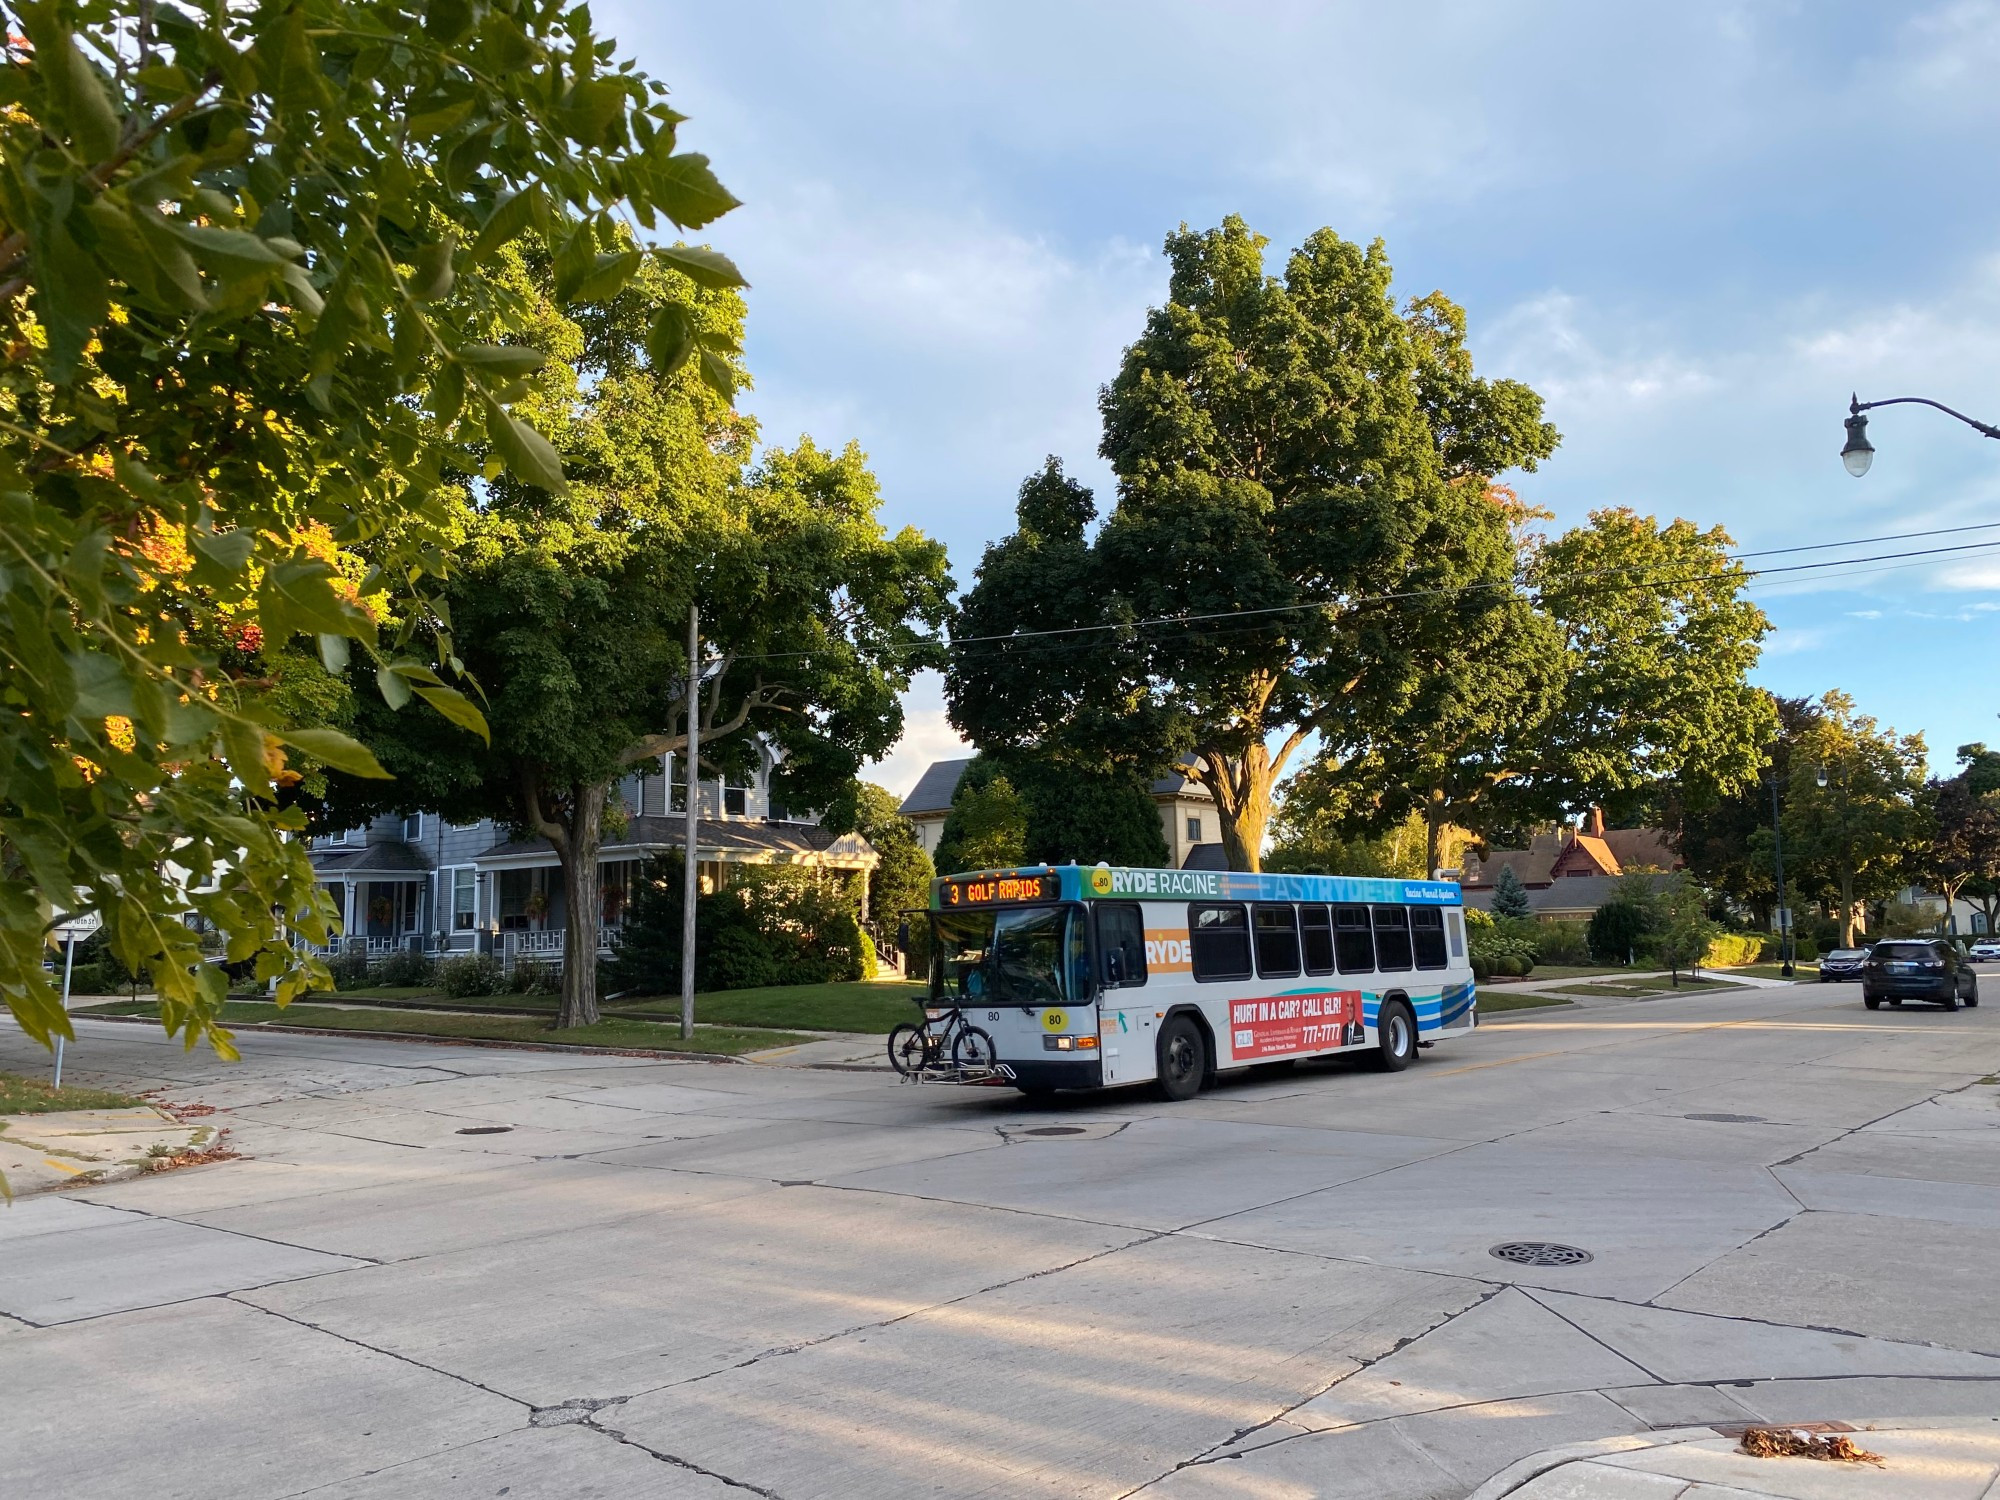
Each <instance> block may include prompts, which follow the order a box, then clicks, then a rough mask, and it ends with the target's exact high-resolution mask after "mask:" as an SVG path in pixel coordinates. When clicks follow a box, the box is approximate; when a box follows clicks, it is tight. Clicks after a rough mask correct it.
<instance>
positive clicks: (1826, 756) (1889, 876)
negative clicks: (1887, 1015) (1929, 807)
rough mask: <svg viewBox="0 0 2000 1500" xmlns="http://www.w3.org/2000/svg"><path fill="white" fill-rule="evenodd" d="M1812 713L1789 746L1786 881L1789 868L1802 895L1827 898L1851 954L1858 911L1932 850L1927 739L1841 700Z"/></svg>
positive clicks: (1834, 696) (1830, 699)
mask: <svg viewBox="0 0 2000 1500" xmlns="http://www.w3.org/2000/svg"><path fill="white" fill-rule="evenodd" d="M1819 709H1820V714H1821V717H1820V720H1819V722H1818V723H1816V724H1814V725H1813V726H1812V727H1811V728H1810V729H1809V730H1807V731H1806V732H1805V733H1804V734H1802V735H1801V736H1800V737H1799V739H1798V741H1797V742H1796V743H1795V744H1794V745H1793V747H1792V778H1791V789H1790V795H1789V798H1788V800H1787V803H1786V807H1785V855H1786V873H1787V874H1788V875H1789V874H1790V873H1791V871H1792V870H1793V869H1794V868H1795V867H1796V868H1797V870H1798V875H1797V877H1796V878H1797V880H1798V882H1799V889H1800V890H1801V891H1802V892H1804V891H1812V892H1815V893H1816V894H1818V895H1820V896H1821V897H1822V898H1826V897H1831V898H1832V901H1833V905H1834V912H1835V919H1836V920H1837V921H1838V922H1839V923H1840V941H1841V946H1842V947H1848V948H1851V947H1853V946H1854V933H1855V928H1856V925H1857V922H1858V921H1859V919H1860V916H1861V909H1862V905H1863V903H1865V902H1868V901H1878V900H1882V899H1883V898H1885V897H1887V896H1889V895H1892V894H1893V893H1894V892H1895V891H1896V889H1897V888H1898V887H1899V886H1901V885H1903V884H1904V883H1905V882H1906V881H1908V880H1909V879H1910V878H1912V875H1913V866H1914V865H1915V863H1916V862H1917V861H1918V860H1919V859H1920V858H1921V855H1922V852H1923V850H1924V849H1925V848H1926V847H1927V846H1928V845H1929V842H1930V834H1931V831H1930V828H1929V827H1928V826H1927V819H1926V816H1925V809H1924V808H1923V806H1922V804H1921V792H1922V789H1923V776H1924V759H1925V757H1924V738H1923V736H1922V735H1921V734H1910V735H1898V734H1897V733H1896V732H1895V731H1894V730H1893V729H1888V728H1884V727H1882V726H1880V725H1878V724H1877V723H1876V722H1875V720H1874V719H1872V718H1870V717H1869V716H1867V715H1866V714H1857V713H1856V712H1855V711H1854V700H1853V699H1852V698H1850V697H1849V696H1848V695H1847V694H1845V693H1841V692H1830V693H1827V694H1826V695H1825V696H1823V697H1822V698H1821V699H1820V700H1819ZM1822 782H1824V785H1822ZM1793 861H1796V866H1794V864H1793Z"/></svg>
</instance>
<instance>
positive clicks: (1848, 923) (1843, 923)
mask: <svg viewBox="0 0 2000 1500" xmlns="http://www.w3.org/2000/svg"><path fill="white" fill-rule="evenodd" d="M1840 946H1841V947H1843V948H1852V947H1853V946H1854V871H1853V870H1851V869H1849V868H1848V866H1847V865H1846V864H1842V865H1841V867H1840Z"/></svg>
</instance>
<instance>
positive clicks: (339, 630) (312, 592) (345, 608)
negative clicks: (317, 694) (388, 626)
mask: <svg viewBox="0 0 2000 1500" xmlns="http://www.w3.org/2000/svg"><path fill="white" fill-rule="evenodd" d="M333 578H334V574H333V570H332V569H331V568H329V567H328V566H327V565H326V564H325V563H323V562H320V561H319V560H318V559H317V558H314V559H309V560H305V561H288V562H281V563H275V564H273V565H272V566H271V567H268V568H266V569H265V570H264V578H263V582H262V584H261V585H260V586H259V588H258V590H257V616H258V621H259V623H260V624H262V625H263V627H264V636H265V639H266V640H268V641H270V642H272V643H274V644H275V643H277V642H281V641H286V640H290V639H291V638H292V637H293V636H295V635H348V636H361V637H364V638H365V637H368V636H372V635H373V633H374V630H375V622H374V621H373V620H371V619H369V618H368V613H367V611H365V610H363V609H362V608H361V607H360V606H359V605H357V604H355V603H353V602H352V601H351V600H348V599H344V598H342V597H341V596H340V595H339V594H337V593H335V592H334V589H333Z"/></svg>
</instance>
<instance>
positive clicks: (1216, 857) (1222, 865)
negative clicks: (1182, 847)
mask: <svg viewBox="0 0 2000 1500" xmlns="http://www.w3.org/2000/svg"><path fill="white" fill-rule="evenodd" d="M1181 868H1182V869H1183V870H1226V869H1228V868H1229V856H1228V855H1227V854H1226V853H1224V852H1223V848H1222V845H1220V844H1195V845H1193V846H1192V847H1191V848H1189V850H1188V852H1187V858H1185V859H1183V860H1182V861H1181Z"/></svg>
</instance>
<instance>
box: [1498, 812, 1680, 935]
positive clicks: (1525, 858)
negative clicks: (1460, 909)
mask: <svg viewBox="0 0 2000 1500" xmlns="http://www.w3.org/2000/svg"><path fill="white" fill-rule="evenodd" d="M1684 863H1685V861H1683V860H1682V859H1681V857H1680V855H1679V854H1678V853H1676V852H1675V850H1674V847H1673V843H1672V841H1671V839H1670V838H1669V837H1668V835H1667V832H1666V830H1665V829H1661V828H1606V827H1605V826H1604V812H1603V810H1602V809H1601V808H1595V807H1593V808H1592V809H1591V810H1590V812H1589V813H1588V814H1587V815H1586V816H1585V817H1584V818H1583V819H1582V820H1581V821H1580V822H1579V823H1578V825H1577V826H1576V827H1575V828H1564V829H1562V830H1560V831H1559V832H1554V833H1538V834H1536V835H1534V837H1533V838H1531V839H1530V840H1529V842H1528V847H1527V848H1525V849H1494V850H1490V851H1488V852H1487V854H1486V855H1485V856H1484V857H1483V858H1481V857H1478V856H1474V857H1472V858H1471V859H1469V860H1468V861H1467V864H1466V867H1465V871H1464V874H1463V875H1462V876H1461V877H1460V879H1459V885H1460V887H1461V888H1463V890H1464V891H1465V904H1466V905H1467V906H1474V907H1478V908H1479V909H1481V910H1482V911H1490V910H1491V909H1492V907H1493V885H1494V882H1495V881H1497V880H1498V879H1499V878H1500V872H1501V870H1503V869H1510V870H1512V871H1513V872H1514V874H1515V876H1516V878H1518V879H1519V880H1520V882H1521V884H1522V885H1523V886H1525V887H1526V888H1527V892H1528V905H1529V907H1530V908H1531V909H1532V910H1533V912H1534V915H1535V916H1536V917H1537V918H1538V919H1539V920H1541V921H1544V922H1587V921H1589V920H1590V918H1591V915H1592V914H1593V913H1594V912H1595V911H1596V910H1597V908H1598V907H1600V906H1602V905H1604V903H1605V902H1607V901H1609V900H1610V899H1611V897H1612V895H1613V894H1614V893H1615V892H1616V890H1617V886H1618V881H1619V878H1620V877H1621V876H1624V875H1626V874H1629V873H1632V872H1634V871H1649V872H1652V873H1654V874H1656V875H1657V876H1658V878H1659V879H1662V880H1664V879H1665V878H1666V876H1667V875H1668V873H1670V872H1672V871H1674V870H1678V869H1680V868H1681V867H1682V865H1683V864H1684Z"/></svg>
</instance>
